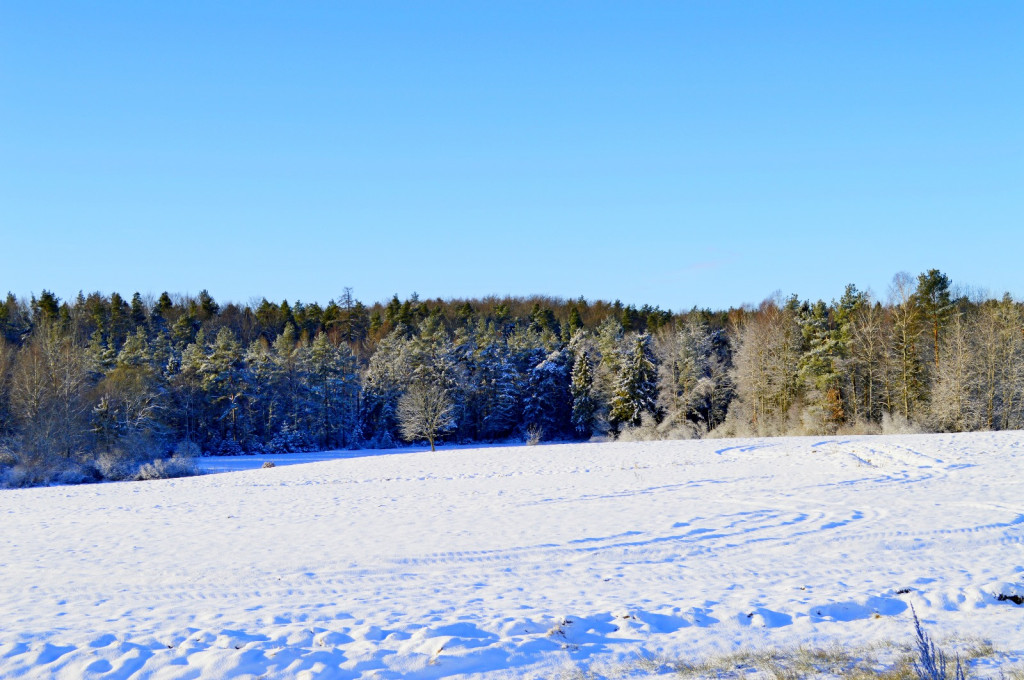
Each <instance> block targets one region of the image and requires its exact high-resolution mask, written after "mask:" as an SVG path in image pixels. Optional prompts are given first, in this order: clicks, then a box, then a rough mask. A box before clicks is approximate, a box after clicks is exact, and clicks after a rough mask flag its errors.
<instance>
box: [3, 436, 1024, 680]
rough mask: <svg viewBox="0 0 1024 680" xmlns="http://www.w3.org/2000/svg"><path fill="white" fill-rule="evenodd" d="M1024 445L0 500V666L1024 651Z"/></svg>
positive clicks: (21, 671) (532, 452)
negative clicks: (950, 647) (796, 648)
mask: <svg viewBox="0 0 1024 680" xmlns="http://www.w3.org/2000/svg"><path fill="white" fill-rule="evenodd" d="M1022 439H1024V436H1022V433H1019V432H1004V433H978V434H965V435H901V436H885V437H845V438H790V439H761V440H704V441H694V442H652V443H630V444H626V443H622V444H578V445H556V446H538V447H516V448H486V449H478V450H470V449H460V450H452V451H443V450H442V451H438V452H437V453H433V454H431V453H428V452H413V453H404V454H396V455H387V456H379V457H375V456H364V457H357V458H348V459H343V460H335V461H328V462H320V463H309V464H304V465H293V466H287V467H286V466H279V467H276V468H273V469H258V470H250V471H241V472H231V473H225V474H214V475H206V476H203V477H198V478H191V479H178V480H163V481H153V482H137V483H119V484H103V485H93V486H81V487H51V488H41V489H25V490H11V491H2V492H0V613H2V617H0V678H22V677H30V678H50V677H57V678H82V677H85V678H88V677H103V678H129V677H132V678H135V677H138V678H159V679H171V678H194V677H203V678H208V677H212V678H219V677H270V678H293V677H324V678H371V677H375V678H447V677H495V678H505V677H552V674H553V673H555V672H556V671H557V670H558V669H559V668H564V667H566V666H567V665H571V664H581V665H584V666H585V665H586V664H587V663H589V662H593V661H600V660H613V659H626V658H630V657H632V656H636V655H642V654H647V655H651V654H664V655H668V656H670V657H671V656H676V657H685V658H693V657H695V656H697V655H701V654H710V653H716V652H721V651H728V650H732V649H735V648H737V647H741V646H765V645H771V646H791V645H797V644H800V643H808V644H828V643H829V642H831V641H840V642H842V643H843V644H850V645H860V644H865V643H869V642H871V641H875V640H884V639H892V640H897V641H905V640H909V638H910V635H911V632H912V631H911V626H910V610H909V608H908V605H909V604H911V603H913V605H914V607H915V608H916V610H917V612H918V614H919V615H920V616H921V618H922V620H923V621H925V623H926V625H927V627H928V629H929V630H930V631H931V632H932V633H933V634H935V635H936V636H937V637H940V638H941V637H942V636H943V635H946V634H952V633H961V634H973V635H981V636H984V637H987V638H989V639H991V640H992V642H993V644H994V645H995V647H996V648H997V649H999V650H1002V651H1003V652H1007V653H1008V656H1007V657H1004V658H1009V659H1010V660H1012V659H1013V658H1014V657H1015V656H1016V655H1024V607H1018V606H1016V605H1014V604H1013V603H1012V602H1008V601H1000V600H998V599H997V596H998V595H999V594H1004V595H1005V594H1015V593H1017V592H1020V593H1021V594H1024V590H1020V589H1021V588H1022V586H1024V494H1022V493H1021V492H1022V490H1024V483H1022V482H1021V479H1020V470H1021V467H1022V464H1024V447H1022V443H1021V442H1022Z"/></svg>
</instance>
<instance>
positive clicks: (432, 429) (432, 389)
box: [397, 381, 455, 451]
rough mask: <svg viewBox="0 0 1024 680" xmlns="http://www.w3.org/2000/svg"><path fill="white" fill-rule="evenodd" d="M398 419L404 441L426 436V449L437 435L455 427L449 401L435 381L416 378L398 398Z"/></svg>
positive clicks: (431, 447)
mask: <svg viewBox="0 0 1024 680" xmlns="http://www.w3.org/2000/svg"><path fill="white" fill-rule="evenodd" d="M397 417H398V422H399V424H400V425H401V428H402V436H403V437H404V438H405V439H406V440H407V441H416V440H421V439H426V440H427V442H429V443H430V450H431V451H434V450H436V449H435V448H434V442H435V441H436V440H437V438H438V437H439V436H440V435H442V434H444V433H445V432H447V431H448V430H451V429H452V428H454V427H455V419H454V418H453V417H452V401H451V399H450V398H449V397H448V394H447V392H446V390H445V389H444V388H443V387H442V386H441V385H440V384H438V383H427V382H423V381H417V382H415V383H413V384H412V385H410V386H409V388H408V389H407V390H406V391H405V393H404V394H403V395H402V396H401V397H400V398H399V400H398V408H397Z"/></svg>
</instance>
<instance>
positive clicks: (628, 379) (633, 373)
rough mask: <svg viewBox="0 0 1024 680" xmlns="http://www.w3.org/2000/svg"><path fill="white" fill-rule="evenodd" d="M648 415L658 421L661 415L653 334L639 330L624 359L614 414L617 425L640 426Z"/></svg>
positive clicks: (616, 390)
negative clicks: (652, 346) (652, 344)
mask: <svg viewBox="0 0 1024 680" xmlns="http://www.w3.org/2000/svg"><path fill="white" fill-rule="evenodd" d="M644 414H649V415H651V416H653V417H654V418H655V420H660V417H661V415H660V411H659V409H658V383H657V368H656V366H655V363H654V355H653V353H652V351H651V336H650V335H648V334H647V333H637V334H635V335H634V337H633V342H632V348H631V351H630V352H629V353H628V354H627V355H625V356H624V357H623V358H622V362H621V367H620V369H619V379H618V383H617V385H616V388H615V397H614V399H613V400H612V405H611V414H610V417H611V421H612V424H613V425H614V426H618V425H627V426H629V425H632V426H638V425H640V423H641V421H642V419H643V416H644Z"/></svg>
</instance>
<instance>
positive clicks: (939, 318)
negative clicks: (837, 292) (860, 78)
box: [0, 269, 1024, 486]
mask: <svg viewBox="0 0 1024 680" xmlns="http://www.w3.org/2000/svg"><path fill="white" fill-rule="evenodd" d="M887 293H888V294H887V297H886V298H885V299H884V300H880V299H875V298H874V296H873V295H871V294H870V293H867V292H864V291H860V290H858V289H857V288H856V286H854V285H852V284H851V285H848V286H847V287H846V289H845V291H843V293H842V295H841V296H840V297H839V298H838V299H835V300H832V301H830V302H825V301H822V300H819V301H816V302H812V301H809V300H801V299H800V298H799V297H798V296H797V295H792V296H790V297H782V296H781V295H775V296H773V297H771V298H769V299H767V300H765V301H764V302H762V303H761V304H760V305H759V306H756V307H753V306H745V307H738V308H731V309H728V310H723V311H711V310H706V309H703V310H702V309H692V310H690V311H687V312H681V313H674V312H670V311H665V310H662V309H660V308H658V307H652V306H649V305H644V306H642V307H639V308H638V307H636V306H633V305H623V304H622V303H620V302H618V301H616V302H612V303H609V302H603V301H587V300H585V299H583V298H578V299H562V298H553V297H530V298H517V297H505V298H498V297H489V298H483V299H452V300H441V299H437V300H421V299H419V297H418V296H417V295H415V294H413V295H412V296H410V297H409V298H407V299H405V300H400V299H399V298H398V297H397V295H396V296H395V297H393V298H392V299H391V300H390V301H388V302H386V303H374V304H372V305H365V304H363V303H362V302H360V301H358V300H356V299H355V298H354V297H353V295H352V293H351V291H350V290H349V289H345V291H344V293H343V294H342V295H341V296H339V297H338V299H336V300H331V301H330V302H328V303H327V304H326V305H324V306H321V305H319V304H317V303H309V304H304V303H301V302H294V303H293V304H289V303H288V302H287V301H282V302H280V303H276V302H271V301H268V300H267V299H262V300H259V301H258V302H257V301H252V302H250V303H249V304H236V303H224V304H220V303H218V302H217V301H216V300H214V299H213V298H212V297H211V296H210V295H209V294H208V293H207V292H206V291H203V292H201V293H199V295H197V296H184V295H174V296H172V295H169V294H167V293H163V294H162V295H160V296H159V298H156V299H153V297H152V296H149V297H147V296H143V295H140V294H139V293H135V294H134V295H133V296H132V297H131V298H130V299H126V298H124V297H122V296H121V295H119V294H117V293H112V294H110V295H105V294H101V293H98V292H96V293H91V294H88V295H86V294H82V293H79V294H78V296H77V297H76V298H75V299H74V300H60V299H59V298H57V297H56V296H55V295H54V294H53V293H51V292H48V291H45V290H44V291H42V292H41V293H40V295H39V296H38V297H36V296H32V297H31V298H30V299H28V300H26V299H19V298H17V297H16V296H15V295H14V294H8V295H7V298H6V301H5V302H4V303H3V304H0V485H5V486H25V485H33V484H44V483H52V482H64V483H68V482H83V481H98V480H103V479H142V478H149V477H163V476H174V475H179V474H189V473H191V472H192V471H194V463H193V462H192V459H193V458H194V457H195V456H197V455H236V454H242V453H276V452H295V451H307V450H318V449H337V448H366V447H369V448H388V447H395V446H399V445H402V444H403V443H404V442H409V443H417V444H429V445H430V446H431V447H432V448H433V447H434V445H435V443H437V442H457V443H473V442H502V441H513V440H516V441H526V442H528V443H537V442H540V441H559V440H562V441H565V440H587V439H590V438H592V437H600V438H604V439H610V438H619V439H632V440H636V439H665V438H687V437H708V436H715V437H727V436H745V435H759V436H762V435H797V434H835V433H851V434H870V433H878V432H883V431H900V432H914V431H969V430H984V429H1016V428H1021V427H1022V425H1024V305H1022V304H1021V303H1019V302H1016V301H1014V300H1013V299H1012V298H1011V296H1010V295H1009V294H1007V295H1004V296H1003V297H1001V298H989V297H986V296H979V295H973V296H969V295H965V294H962V293H959V292H957V290H956V289H955V288H954V287H953V285H952V282H951V281H950V280H949V278H948V277H947V276H946V275H945V274H943V273H942V272H940V271H938V270H934V269H933V270H929V271H927V272H924V273H922V274H920V275H918V276H916V277H914V276H911V275H909V274H906V273H900V274H897V275H896V276H895V277H894V278H893V281H892V283H891V285H890V287H889V290H888V291H887Z"/></svg>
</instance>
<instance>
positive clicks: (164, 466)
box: [135, 457, 199, 481]
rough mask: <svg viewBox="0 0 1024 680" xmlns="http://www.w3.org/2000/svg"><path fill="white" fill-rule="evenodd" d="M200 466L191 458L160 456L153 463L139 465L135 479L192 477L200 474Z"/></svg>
mask: <svg viewBox="0 0 1024 680" xmlns="http://www.w3.org/2000/svg"><path fill="white" fill-rule="evenodd" d="M198 474H199V468H198V467H196V463H195V461H194V460H192V459H191V458H178V457H174V458H158V459H156V460H154V461H152V462H151V463H145V464H143V465H141V466H139V470H138V472H137V473H136V475H135V479H137V480H139V481H145V480H149V479H171V478H174V477H191V476H192V475H198Z"/></svg>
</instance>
